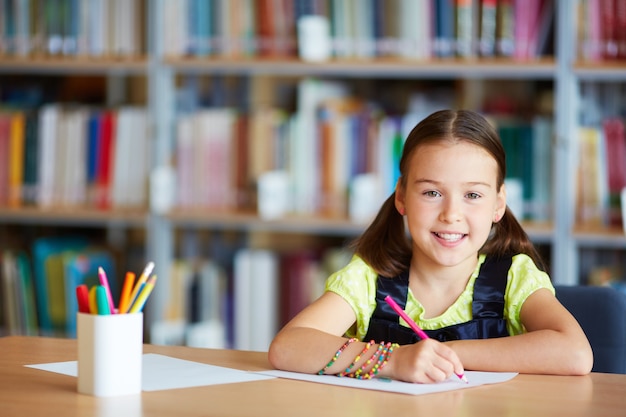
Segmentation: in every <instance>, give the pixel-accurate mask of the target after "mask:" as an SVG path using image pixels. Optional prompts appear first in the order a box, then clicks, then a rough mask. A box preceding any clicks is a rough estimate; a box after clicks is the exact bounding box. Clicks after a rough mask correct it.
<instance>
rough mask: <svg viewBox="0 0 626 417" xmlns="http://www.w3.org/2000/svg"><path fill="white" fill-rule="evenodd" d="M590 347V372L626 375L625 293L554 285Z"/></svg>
mask: <svg viewBox="0 0 626 417" xmlns="http://www.w3.org/2000/svg"><path fill="white" fill-rule="evenodd" d="M555 289H556V297H557V299H558V300H559V301H560V302H561V304H563V305H564V306H565V308H567V309H568V310H569V312H570V313H572V315H573V316H574V317H575V318H576V320H578V323H580V326H581V327H582V329H583V331H584V332H585V334H586V335H587V338H588V339H589V343H590V344H591V348H592V349H593V356H594V361H593V362H594V364H593V369H592V371H593V372H607V373H616V374H626V294H623V293H621V292H619V291H618V290H616V289H614V288H612V287H598V286H583V285H576V286H565V285H556V286H555Z"/></svg>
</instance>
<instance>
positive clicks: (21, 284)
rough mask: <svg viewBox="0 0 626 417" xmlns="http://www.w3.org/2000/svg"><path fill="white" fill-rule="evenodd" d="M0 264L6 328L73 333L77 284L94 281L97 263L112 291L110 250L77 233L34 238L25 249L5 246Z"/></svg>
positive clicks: (47, 333)
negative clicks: (30, 245)
mask: <svg viewBox="0 0 626 417" xmlns="http://www.w3.org/2000/svg"><path fill="white" fill-rule="evenodd" d="M0 265H1V266H2V268H1V269H0V283H1V285H0V300H1V301H2V309H1V310H2V311H1V312H0V316H1V317H2V320H0V323H1V325H2V326H1V327H2V328H3V330H4V332H3V333H7V334H23V335H43V336H63V337H75V335H76V312H77V311H78V306H77V304H76V292H75V290H76V286H78V285H80V284H87V285H88V286H90V287H91V286H92V285H96V284H99V281H98V275H97V272H98V268H99V267H102V268H103V269H104V270H105V271H106V272H107V274H108V275H109V276H110V277H111V278H110V281H111V282H110V285H111V291H112V292H114V293H115V294H117V289H118V284H117V283H118V278H119V277H117V276H116V260H115V256H114V254H113V253H112V252H111V251H110V250H109V249H107V248H104V247H101V246H97V245H94V244H92V243H90V242H89V241H88V240H87V239H85V238H81V237H71V238H70V237H53V238H39V239H36V240H35V241H34V242H33V243H32V247H31V248H29V249H28V250H23V249H20V250H18V249H4V250H3V251H2V253H0Z"/></svg>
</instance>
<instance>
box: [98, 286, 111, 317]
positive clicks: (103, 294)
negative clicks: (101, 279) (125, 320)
mask: <svg viewBox="0 0 626 417" xmlns="http://www.w3.org/2000/svg"><path fill="white" fill-rule="evenodd" d="M96 305H97V306H98V314H100V315H104V316H106V315H108V314H111V310H110V307H109V300H108V297H107V290H106V288H105V287H104V286H102V285H98V286H96Z"/></svg>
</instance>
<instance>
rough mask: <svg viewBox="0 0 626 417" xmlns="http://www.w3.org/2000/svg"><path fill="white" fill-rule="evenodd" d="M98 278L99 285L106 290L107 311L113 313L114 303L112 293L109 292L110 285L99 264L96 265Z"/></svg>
mask: <svg viewBox="0 0 626 417" xmlns="http://www.w3.org/2000/svg"><path fill="white" fill-rule="evenodd" d="M98 279H100V285H102V286H103V287H104V289H105V290H106V296H107V301H108V302H109V311H110V312H111V314H115V304H114V303H113V295H112V294H111V287H109V280H108V279H107V275H106V274H105V272H104V269H102V267H101V266H99V267H98Z"/></svg>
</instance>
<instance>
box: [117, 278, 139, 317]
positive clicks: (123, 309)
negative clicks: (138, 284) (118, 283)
mask: <svg viewBox="0 0 626 417" xmlns="http://www.w3.org/2000/svg"><path fill="white" fill-rule="evenodd" d="M134 283H135V273H134V272H127V273H126V278H125V279H124V286H123V287H122V295H121V296H120V305H119V306H118V308H117V312H118V313H119V314H125V313H128V307H129V306H130V293H131V291H132V290H133V284H134Z"/></svg>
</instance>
